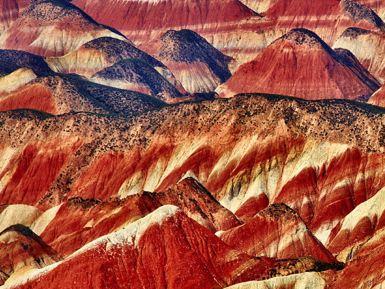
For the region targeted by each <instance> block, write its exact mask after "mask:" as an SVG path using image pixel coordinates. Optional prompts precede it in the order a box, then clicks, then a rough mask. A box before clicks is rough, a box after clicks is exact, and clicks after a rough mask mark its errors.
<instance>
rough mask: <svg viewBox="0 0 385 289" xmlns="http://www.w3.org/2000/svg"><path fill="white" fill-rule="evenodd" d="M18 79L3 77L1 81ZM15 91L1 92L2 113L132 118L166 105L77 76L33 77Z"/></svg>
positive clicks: (0, 108) (145, 96) (0, 104)
mask: <svg viewBox="0 0 385 289" xmlns="http://www.w3.org/2000/svg"><path fill="white" fill-rule="evenodd" d="M28 75H29V74H28ZM18 76H19V75H15V76H13V75H9V76H4V77H3V78H5V79H4V80H3V78H0V81H2V80H3V81H7V80H9V78H10V77H13V78H14V77H18ZM32 76H33V75H32ZM27 77H28V76H27ZM27 80H28V79H27ZM15 81H16V80H15ZM17 81H18V82H20V81H22V79H20V78H18V79H17ZM26 82H27V81H26ZM13 88H16V89H14V90H12V89H11V88H9V89H8V90H7V91H5V92H3V93H2V97H1V99H0V110H1V111H6V110H14V109H34V110H39V111H42V112H46V113H49V114H63V113H68V112H76V111H85V112H96V113H112V114H124V115H125V116H132V115H136V114H140V113H143V112H145V111H148V110H152V109H157V108H159V107H162V106H163V105H164V103H163V102H161V101H160V100H157V99H155V98H152V97H151V96H149V95H145V94H140V93H136V92H133V91H128V90H121V89H114V88H112V87H106V86H102V85H98V84H95V83H92V82H89V81H87V80H85V79H82V78H80V77H77V76H65V75H62V76H58V75H56V76H46V77H39V78H34V77H31V81H28V82H27V83H26V84H24V85H22V83H19V85H17V86H15V87H13ZM10 90H11V91H10Z"/></svg>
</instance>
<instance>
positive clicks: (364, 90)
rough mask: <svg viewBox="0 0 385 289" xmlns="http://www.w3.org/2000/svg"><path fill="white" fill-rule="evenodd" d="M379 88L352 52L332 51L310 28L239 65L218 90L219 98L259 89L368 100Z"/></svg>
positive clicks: (293, 34) (307, 96)
mask: <svg viewBox="0 0 385 289" xmlns="http://www.w3.org/2000/svg"><path fill="white" fill-rule="evenodd" d="M325 67H326V69H325ZM378 88H379V83H378V82H377V81H376V80H375V79H374V78H373V77H372V76H371V75H370V74H369V73H368V72H367V71H366V70H365V69H364V68H363V67H362V66H361V65H360V63H359V62H358V61H357V60H356V59H355V58H354V56H353V55H352V54H350V55H347V54H345V53H342V52H341V51H340V52H335V51H333V50H332V49H331V48H330V47H329V46H328V45H327V44H326V43H325V42H323V41H322V40H321V39H320V38H319V37H318V36H317V35H316V34H314V33H313V32H311V31H309V30H306V29H294V30H292V31H291V32H289V33H288V34H286V35H284V36H283V37H281V38H279V39H278V40H276V41H275V42H273V43H272V44H271V45H270V46H268V47H267V48H266V49H264V50H263V51H262V52H261V53H260V54H259V55H258V56H257V57H256V58H255V59H254V60H253V61H251V62H249V63H246V64H244V65H242V66H241V67H240V68H239V69H238V70H237V71H236V72H235V73H234V75H233V76H232V77H231V78H230V79H229V80H228V81H227V82H226V83H225V84H223V85H221V86H220V87H219V88H218V89H217V92H218V93H219V94H220V95H221V96H222V97H231V96H233V95H235V94H238V93H253V92H254V93H257V92H261V93H273V94H285V93H286V94H288V95H292V96H297V97H301V98H305V99H328V98H347V99H368V98H369V97H370V96H371V95H372V94H373V92H374V91H375V90H377V89H378Z"/></svg>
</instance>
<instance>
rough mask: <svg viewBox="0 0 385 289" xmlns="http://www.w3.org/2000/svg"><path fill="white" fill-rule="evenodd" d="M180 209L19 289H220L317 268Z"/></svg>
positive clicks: (165, 211)
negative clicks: (222, 234) (233, 243)
mask: <svg viewBox="0 0 385 289" xmlns="http://www.w3.org/2000/svg"><path fill="white" fill-rule="evenodd" d="M175 209H176V207H173V206H165V207H162V208H160V209H158V210H157V211H155V212H154V213H152V214H150V215H148V216H147V217H146V218H144V219H142V220H139V221H137V222H135V223H133V224H131V225H129V226H128V227H127V228H126V229H123V230H121V231H119V232H117V233H113V234H110V235H107V236H106V237H102V238H100V239H98V240H96V241H95V242H92V243H90V244H89V245H87V246H86V247H85V248H83V249H81V250H80V251H78V252H77V253H75V254H74V255H72V256H70V257H69V258H68V259H67V260H65V261H63V262H61V263H58V264H56V265H55V266H52V267H51V268H48V269H46V270H45V272H44V271H43V272H42V273H37V274H36V275H35V276H33V275H32V276H30V278H29V281H27V282H25V281H24V282H25V284H21V285H20V286H18V287H17V288H20V289H21V288H35V289H39V288H45V289H47V288H61V289H62V288H73V286H74V284H76V286H79V287H81V288H95V289H98V288H106V287H108V288H123V287H124V288H142V287H144V288H165V287H167V288H178V289H181V288H197V286H198V287H199V288H202V289H203V288H221V287H225V286H226V285H229V284H232V283H236V282H242V281H247V280H253V279H257V280H258V279H263V278H266V277H269V276H272V275H275V274H280V273H282V274H283V273H284V272H287V273H288V272H293V271H294V270H297V271H301V270H307V269H310V267H311V266H314V264H312V263H311V262H310V263H309V262H307V261H304V262H302V261H295V260H293V261H284V262H278V261H274V260H271V259H267V258H252V257H250V256H247V255H245V254H242V253H239V252H237V251H235V250H233V249H231V248H229V247H228V246H226V245H225V244H224V243H223V242H222V241H220V240H219V239H218V238H217V237H215V235H214V234H213V233H212V232H210V231H209V230H207V229H206V228H204V227H202V226H200V225H198V224H197V223H195V222H194V221H192V220H191V219H189V218H188V217H187V216H186V215H184V214H183V213H182V212H180V211H175ZM91 260H92V262H91ZM186 268H189V269H188V270H186ZM294 268H296V269H294ZM89 276H92V278H89ZM16 281H17V280H16ZM16 284H17V283H16ZM127 286H128V287H127Z"/></svg>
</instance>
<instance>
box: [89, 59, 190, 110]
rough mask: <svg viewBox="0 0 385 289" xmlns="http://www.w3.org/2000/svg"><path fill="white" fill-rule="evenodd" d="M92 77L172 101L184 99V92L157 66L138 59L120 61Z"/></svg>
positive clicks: (114, 85)
mask: <svg viewBox="0 0 385 289" xmlns="http://www.w3.org/2000/svg"><path fill="white" fill-rule="evenodd" d="M90 79H91V80H92V81H93V82H97V83H100V84H104V85H109V86H112V87H116V88H120V89H126V90H132V91H137V92H140V93H144V94H148V95H152V96H154V97H156V98H158V99H160V100H163V101H166V102H170V103H172V102H177V101H179V100H182V99H183V95H182V93H180V92H179V91H178V90H177V88H176V87H175V86H173V85H172V84H171V83H170V82H168V81H167V79H165V78H164V77H163V76H162V75H161V74H160V73H159V72H158V71H156V70H155V68H153V67H151V66H150V65H149V64H147V62H144V61H142V60H138V59H132V58H130V59H125V60H122V61H119V62H117V63H115V64H114V65H112V66H110V67H107V68H105V69H103V70H101V71H99V72H98V73H96V74H94V75H93V76H92V77H91V78H90Z"/></svg>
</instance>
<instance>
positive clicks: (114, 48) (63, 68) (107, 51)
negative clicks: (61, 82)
mask: <svg viewBox="0 0 385 289" xmlns="http://www.w3.org/2000/svg"><path fill="white" fill-rule="evenodd" d="M124 59H138V60H142V61H144V62H146V63H148V64H149V65H151V66H152V67H154V68H164V65H163V64H162V63H161V62H160V61H158V60H156V59H155V58H154V57H152V56H150V55H148V54H147V53H145V52H143V51H141V50H140V49H138V48H136V47H135V46H134V45H133V44H132V43H130V42H129V41H124V40H120V39H116V38H112V37H101V38H97V39H94V40H91V41H90V42H87V43H85V44H83V45H82V46H81V47H79V48H78V49H76V50H75V51H72V52H70V53H68V54H67V55H64V56H62V57H49V58H47V59H46V61H47V62H48V64H49V65H50V67H51V68H52V69H53V70H54V71H56V72H60V73H77V74H80V75H84V76H87V77H90V76H92V75H93V74H95V73H97V72H98V71H101V70H103V69H104V68H107V67H109V66H111V65H114V64H115V63H117V62H119V61H121V60H124Z"/></svg>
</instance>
